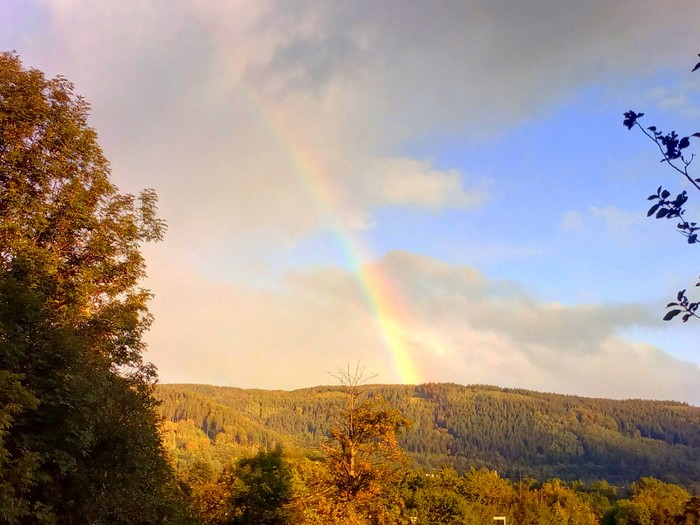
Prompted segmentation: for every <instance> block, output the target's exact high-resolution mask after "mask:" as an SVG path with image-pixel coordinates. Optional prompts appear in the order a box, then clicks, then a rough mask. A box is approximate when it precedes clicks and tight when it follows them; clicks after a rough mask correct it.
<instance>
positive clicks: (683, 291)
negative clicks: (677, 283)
mask: <svg viewBox="0 0 700 525" xmlns="http://www.w3.org/2000/svg"><path fill="white" fill-rule="evenodd" d="M683 297H685V290H681V291H680V292H678V295H676V299H678V300H679V301H681V300H683Z"/></svg>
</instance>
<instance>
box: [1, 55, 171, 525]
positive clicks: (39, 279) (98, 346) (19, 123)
mask: <svg viewBox="0 0 700 525" xmlns="http://www.w3.org/2000/svg"><path fill="white" fill-rule="evenodd" d="M88 111H89V106H88V104H87V102H85V100H84V99H82V98H81V97H80V96H78V95H76V94H75V92H74V87H73V85H72V84H71V83H70V82H68V81H67V80H66V79H64V78H62V77H57V78H54V79H47V78H45V77H44V75H43V73H41V72H40V71H37V70H35V69H25V68H24V67H23V65H22V63H21V61H20V59H19V57H18V56H17V55H15V54H13V53H2V54H0V378H2V379H3V380H6V381H7V382H5V383H3V386H2V388H0V396H2V403H3V404H2V405H0V436H1V438H0V440H1V442H0V501H2V502H3V510H2V514H0V516H2V518H3V519H4V520H5V521H6V522H8V523H54V522H59V523H136V522H142V523H157V522H163V521H170V522H176V521H177V519H178V516H179V509H180V506H179V504H178V500H177V490H176V486H175V483H174V477H173V474H172V471H171V469H170V466H169V464H168V462H167V459H166V457H165V453H164V450H163V447H162V445H161V442H160V436H159V432H158V416H157V414H156V411H155V408H156V404H157V403H156V401H155V399H154V398H153V396H152V392H153V388H154V384H155V379H156V372H155V368H154V367H153V366H152V365H150V364H148V363H146V362H144V360H143V357H142V354H143V351H144V349H145V344H144V342H143V339H142V336H143V333H144V332H145V330H147V329H148V327H149V326H150V323H151V316H150V315H149V313H148V310H147V306H146V303H147V300H148V299H149V296H150V294H149V293H148V292H147V291H146V290H143V289H141V288H140V286H139V282H140V281H141V279H142V278H143V277H144V276H145V263H144V260H143V257H142V256H141V253H140V245H141V243H142V242H146V241H155V240H159V239H161V238H162V235H163V233H164V230H165V225H164V223H163V222H162V221H161V220H160V219H158V218H157V217H156V196H155V193H154V192H153V191H152V190H145V191H144V192H142V193H141V195H140V196H139V197H138V198H137V197H134V196H132V195H125V194H120V193H119V192H118V191H117V188H116V187H115V186H114V185H113V184H112V183H111V182H110V180H109V174H110V171H109V164H108V162H107V160H106V159H105V157H104V155H103V154H102V151H101V149H100V147H99V145H98V143H97V138H96V133H95V131H94V130H92V129H91V128H90V127H89V126H88V124H87V118H88ZM6 509H9V510H6Z"/></svg>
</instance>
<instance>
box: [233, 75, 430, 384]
mask: <svg viewBox="0 0 700 525" xmlns="http://www.w3.org/2000/svg"><path fill="white" fill-rule="evenodd" d="M239 86H241V87H242V88H243V89H242V91H243V92H244V95H245V96H246V98H247V99H248V101H249V103H250V105H251V107H252V108H253V109H254V111H255V112H256V113H257V114H258V117H259V119H260V122H261V124H262V125H263V126H264V128H265V129H266V130H267V131H268V133H269V135H270V137H271V138H272V139H273V140H275V141H276V142H277V143H278V145H279V146H280V148H281V149H282V150H283V151H285V152H286V153H287V155H288V156H289V159H290V162H291V164H292V165H293V166H294V171H295V173H296V174H297V176H299V178H300V180H301V182H302V183H303V185H304V186H305V188H306V189H307V191H308V192H309V194H310V196H311V198H312V200H313V202H314V203H315V204H316V206H317V208H318V211H319V212H320V214H321V216H322V217H323V218H324V219H325V221H326V222H327V224H328V225H329V227H330V229H331V230H332V232H333V238H334V239H335V242H336V244H337V245H338V247H339V249H340V251H341V252H342V253H343V254H344V256H345V258H346V260H347V263H348V264H349V267H350V268H351V270H352V272H353V275H354V276H355V279H356V280H357V282H358V284H359V287H360V289H361V291H362V296H363V299H364V301H365V303H366V305H367V306H368V308H369V309H370V310H371V312H372V317H373V319H374V320H375V324H376V327H377V330H378V332H379V335H380V337H381V339H382V341H383V344H384V346H385V348H386V350H387V351H388V352H389V355H390V358H391V362H392V364H393V367H394V374H395V375H396V377H398V378H399V380H400V381H401V382H402V383H405V384H418V383H421V382H422V380H421V376H420V374H419V373H418V370H417V367H416V366H415V363H414V360H413V359H412V357H411V352H410V351H409V349H408V347H407V341H408V339H409V337H408V333H407V332H406V329H405V327H406V326H407V325H408V324H409V319H410V316H409V315H408V312H407V311H406V309H405V308H404V307H403V301H402V298H401V294H400V291H399V289H398V288H397V286H396V285H395V284H394V283H393V282H392V281H391V279H390V278H389V276H388V275H386V274H385V273H384V272H382V271H381V269H380V268H379V266H378V265H376V264H364V263H363V262H362V261H366V260H368V257H367V255H368V251H367V249H366V248H365V246H364V243H363V242H362V240H361V239H360V238H359V237H358V236H357V235H354V234H353V233H352V232H351V231H350V230H348V229H347V228H345V227H343V225H342V224H341V222H340V221H339V220H338V210H339V209H340V200H339V199H338V197H337V195H336V192H335V191H334V188H333V185H332V184H331V182H330V181H329V180H328V178H327V177H326V176H324V170H323V169H322V168H321V166H320V165H319V163H318V162H317V161H316V159H315V157H314V155H313V153H312V152H311V151H310V150H309V149H308V148H305V147H304V146H303V145H302V144H301V143H300V142H299V141H298V140H297V139H296V138H295V136H294V135H295V134H294V133H292V132H291V131H290V130H289V129H287V128H286V127H285V125H284V119H283V118H281V117H278V116H276V115H275V114H274V112H273V110H272V108H269V107H267V106H266V105H265V104H264V103H263V102H262V100H261V99H260V97H258V96H257V94H256V92H255V91H254V90H253V89H252V88H251V87H250V86H248V85H246V84H245V83H244V82H243V81H240V83H239Z"/></svg>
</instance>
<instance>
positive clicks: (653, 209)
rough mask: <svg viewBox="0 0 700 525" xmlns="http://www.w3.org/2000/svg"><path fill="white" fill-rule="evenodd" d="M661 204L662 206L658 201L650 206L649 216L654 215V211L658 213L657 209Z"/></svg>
mask: <svg viewBox="0 0 700 525" xmlns="http://www.w3.org/2000/svg"><path fill="white" fill-rule="evenodd" d="M659 206H661V203H660V202H657V203H656V204H654V205H653V206H652V207H651V208H649V211H648V212H647V217H651V216H652V215H654V213H656V210H658V209H659Z"/></svg>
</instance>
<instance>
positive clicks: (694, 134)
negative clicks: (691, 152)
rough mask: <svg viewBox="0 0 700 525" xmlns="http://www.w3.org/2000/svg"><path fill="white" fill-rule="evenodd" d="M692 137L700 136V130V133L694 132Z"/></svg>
mask: <svg viewBox="0 0 700 525" xmlns="http://www.w3.org/2000/svg"><path fill="white" fill-rule="evenodd" d="M691 137H700V132H699V133H693V134H692V135H691Z"/></svg>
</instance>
